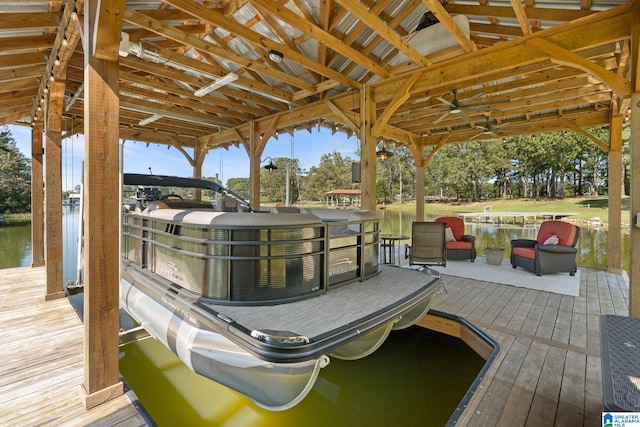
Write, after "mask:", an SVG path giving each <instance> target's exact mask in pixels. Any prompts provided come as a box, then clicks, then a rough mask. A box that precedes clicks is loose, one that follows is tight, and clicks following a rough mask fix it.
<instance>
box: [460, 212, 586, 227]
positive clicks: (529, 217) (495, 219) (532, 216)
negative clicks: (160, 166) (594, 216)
mask: <svg viewBox="0 0 640 427" xmlns="http://www.w3.org/2000/svg"><path fill="white" fill-rule="evenodd" d="M572 215H577V213H576V212H492V211H490V210H488V211H487V210H485V212H472V213H461V214H458V216H459V217H461V218H463V219H464V220H465V222H489V223H492V224H522V225H527V224H528V223H534V222H536V221H538V220H542V221H545V220H550V219H562V218H566V217H568V216H572Z"/></svg>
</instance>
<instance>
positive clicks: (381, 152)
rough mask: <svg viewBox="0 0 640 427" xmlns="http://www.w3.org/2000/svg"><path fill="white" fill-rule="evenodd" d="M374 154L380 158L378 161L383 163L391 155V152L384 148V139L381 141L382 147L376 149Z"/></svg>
mask: <svg viewBox="0 0 640 427" xmlns="http://www.w3.org/2000/svg"><path fill="white" fill-rule="evenodd" d="M376 156H377V157H378V158H379V159H380V163H384V162H385V160H387V159H388V158H389V157H393V153H392V152H391V151H388V150H387V149H386V148H384V141H382V148H381V149H380V150H378V151H376Z"/></svg>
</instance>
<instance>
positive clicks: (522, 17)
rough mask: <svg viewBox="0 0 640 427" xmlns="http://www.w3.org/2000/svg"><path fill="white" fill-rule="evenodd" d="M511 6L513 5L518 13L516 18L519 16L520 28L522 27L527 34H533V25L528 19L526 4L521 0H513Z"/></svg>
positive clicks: (523, 32)
mask: <svg viewBox="0 0 640 427" xmlns="http://www.w3.org/2000/svg"><path fill="white" fill-rule="evenodd" d="M511 7H513V11H514V12H515V14H516V18H518V22H519V23H520V28H521V29H522V34H524V35H525V36H526V35H527V34H531V25H529V19H527V12H525V10H524V5H523V4H522V1H521V0H511Z"/></svg>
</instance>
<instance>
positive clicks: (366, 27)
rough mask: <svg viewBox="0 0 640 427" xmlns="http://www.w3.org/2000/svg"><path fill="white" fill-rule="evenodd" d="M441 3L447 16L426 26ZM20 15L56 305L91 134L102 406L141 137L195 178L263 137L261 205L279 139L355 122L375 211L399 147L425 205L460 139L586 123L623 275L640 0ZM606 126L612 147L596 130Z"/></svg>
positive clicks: (392, 0) (94, 349)
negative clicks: (128, 198) (69, 151)
mask: <svg viewBox="0 0 640 427" xmlns="http://www.w3.org/2000/svg"><path fill="white" fill-rule="evenodd" d="M427 12H431V13H432V14H433V16H435V18H436V19H437V21H438V22H437V23H436V24H434V25H430V26H426V27H425V28H418V27H419V24H420V22H421V20H422V18H423V16H424V15H425V13H427ZM0 22H1V24H0V29H1V31H0V60H1V61H0V64H1V65H0V125H5V124H13V125H19V126H28V127H30V128H31V135H32V158H31V162H32V189H33V191H32V206H33V209H32V215H33V217H32V221H33V226H32V227H33V228H32V231H33V239H32V250H33V264H32V265H33V266H34V267H43V268H44V270H45V272H46V287H45V292H44V295H43V298H44V299H46V300H47V301H51V300H54V299H58V298H62V297H64V295H65V294H64V291H63V283H62V265H63V260H62V226H61V206H62V188H61V187H62V184H61V179H60V170H61V165H62V156H61V144H62V141H63V139H65V138H69V137H71V136H73V135H76V134H83V135H84V140H85V175H84V184H85V188H91V189H92V191H91V192H86V193H85V203H84V206H85V209H86V216H85V228H84V230H85V236H86V240H85V254H84V267H85V282H86V283H87V285H88V286H87V289H86V292H85V297H84V310H85V315H84V341H83V345H84V375H83V382H82V387H81V390H82V396H83V401H84V404H85V406H86V408H91V407H95V406H97V405H100V404H102V403H105V402H108V401H110V400H111V399H113V398H114V397H115V396H118V395H120V394H122V393H123V387H122V383H121V382H120V379H119V371H118V328H119V325H118V321H117V319H118V313H119V307H118V283H119V271H118V268H117V266H118V265H119V246H118V241H117V239H113V238H112V237H113V236H116V235H118V230H119V211H120V207H119V206H118V200H119V194H120V185H119V179H118V177H119V170H118V166H119V156H120V146H121V141H124V140H128V141H142V142H145V143H154V144H165V145H168V146H171V147H174V148H175V149H176V150H177V151H179V152H180V153H182V155H184V156H185V157H186V158H187V159H188V161H189V162H190V164H191V165H192V166H193V177H195V178H200V177H201V176H202V169H203V163H204V159H205V155H206V153H207V152H209V151H210V150H216V149H225V148H227V147H230V146H238V147H243V148H244V149H245V150H246V153H247V156H248V158H249V159H250V171H249V174H250V182H251V188H250V194H251V203H252V204H253V205H256V206H258V205H259V194H260V191H259V190H260V167H261V164H260V158H261V155H262V153H263V151H264V149H265V147H266V146H267V144H268V143H269V141H271V140H273V139H277V138H278V135H282V134H284V133H290V134H292V133H293V132H296V131H300V130H310V129H312V128H313V127H315V126H323V127H328V128H331V129H332V130H333V131H336V132H346V133H348V134H350V135H353V136H354V137H356V138H358V140H359V142H360V147H361V159H360V179H361V205H362V207H363V208H365V209H370V210H375V209H376V200H375V185H376V183H375V179H376V178H375V177H376V168H377V167H378V166H377V161H378V159H380V160H382V156H383V155H384V151H382V150H385V145H384V144H385V142H393V143H394V144H400V145H404V146H406V147H407V148H408V149H409V150H410V151H411V153H412V154H413V157H414V160H415V164H416V165H417V174H416V175H417V182H418V186H417V199H418V200H424V186H423V185H422V184H423V183H424V180H425V176H424V167H425V165H426V164H428V162H429V161H430V159H431V158H432V157H433V156H434V155H435V154H436V153H437V152H438V150H440V149H441V148H442V147H443V146H445V145H446V144H456V143H462V142H464V141H468V140H470V139H471V138H473V139H474V140H475V141H478V140H479V141H482V140H486V139H491V138H494V137H495V135H498V136H499V137H508V136H514V135H522V134H532V133H539V132H546V131H554V130H564V129H569V130H572V131H574V132H577V133H580V134H582V135H585V136H586V137H588V138H589V139H590V140H591V141H592V142H593V144H596V145H597V146H598V147H600V149H601V150H603V152H606V153H607V154H608V160H609V162H608V168H609V174H608V179H609V182H608V184H609V231H610V232H609V237H608V239H609V240H608V254H607V259H608V268H607V269H608V272H609V273H619V272H621V265H622V263H621V246H622V245H621V233H620V231H621V227H622V222H623V219H622V217H621V206H622V204H621V198H622V194H621V190H620V189H621V187H622V174H621V173H620V170H621V167H622V127H623V124H624V123H625V122H627V121H629V122H630V123H631V164H632V167H631V177H630V179H631V190H632V194H631V206H630V211H631V218H629V219H628V220H627V219H626V218H625V220H624V222H628V223H631V224H635V222H636V221H635V215H636V214H638V213H640V69H639V67H638V65H639V60H638V56H639V54H638V53H639V52H640V1H638V0H611V1H602V0H569V1H562V2H559V1H550V2H545V3H539V2H535V1H529V0H526V1H524V2H519V1H503V0H498V1H492V2H486V1H482V0H480V1H478V2H468V1H459V0H448V1H445V2H441V1H439V0H422V1H420V0H380V1H371V2H365V1H351V0H336V1H329V2H321V1H318V0H292V1H283V2H275V1H269V0H251V1H247V2H233V1H226V0H221V1H205V2H201V1H196V0H163V1H160V0H159V1H153V0H150V1H127V0H111V1H104V0H103V1H97V0H53V1H44V0H33V1H28V2H26V1H18V0H16V1H2V2H0ZM603 125H604V126H608V127H609V130H610V139H609V140H608V141H602V140H599V139H597V138H596V137H594V136H592V135H591V134H589V133H588V132H587V131H586V130H585V128H587V127H591V126H603ZM480 133H481V134H480ZM379 141H382V145H381V147H382V148H380V144H379ZM385 151H386V150H385ZM377 153H383V154H382V155H379V156H377ZM423 217H424V205H423V204H418V205H417V218H423ZM630 241H631V243H630V249H631V250H630V257H631V260H630V272H629V298H628V308H629V313H628V315H629V316H632V317H640V255H639V254H640V228H638V227H634V226H632V227H631V231H630ZM625 314H627V313H625ZM499 416H500V414H497V415H496V416H495V417H494V418H489V419H488V421H487V419H485V418H483V420H484V421H487V422H488V423H490V424H495V423H497V420H498V419H499Z"/></svg>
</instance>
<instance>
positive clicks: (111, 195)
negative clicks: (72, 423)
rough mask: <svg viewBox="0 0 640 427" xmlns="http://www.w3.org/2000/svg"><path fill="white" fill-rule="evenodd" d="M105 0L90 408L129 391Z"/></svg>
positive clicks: (95, 98) (94, 120)
mask: <svg viewBox="0 0 640 427" xmlns="http://www.w3.org/2000/svg"><path fill="white" fill-rule="evenodd" d="M98 3H100V1H99V0H88V1H87V7H86V9H85V17H84V18H85V19H84V28H85V29H87V30H88V32H89V33H88V34H86V36H87V37H86V39H87V42H88V43H89V49H86V50H85V74H84V84H85V91H84V139H85V143H84V159H85V162H84V197H85V203H84V212H83V215H84V284H85V286H84V331H85V334H84V381H83V384H82V388H81V398H82V401H83V404H84V407H85V408H86V409H89V408H93V407H95V406H98V405H100V404H102V403H104V402H107V401H109V400H111V399H113V398H115V397H117V396H120V395H122V394H123V392H124V388H123V384H122V382H121V381H120V373H119V352H120V349H119V330H120V302H119V290H120V268H119V266H120V248H119V243H118V242H119V239H118V238H117V236H118V235H119V232H120V231H119V225H120V224H119V222H120V213H121V210H120V205H119V200H120V179H119V176H120V175H119V166H120V160H119V157H120V149H119V138H118V136H119V135H118V125H119V119H120V116H119V114H118V112H119V105H118V104H119V103H118V68H119V65H118V62H117V61H115V62H114V61H105V60H103V59H98V58H96V57H95V56H92V55H91V53H90V52H93V51H94V49H93V46H92V44H93V43H94V41H95V34H93V31H94V30H95V28H96V27H95V23H96V20H97V14H98Z"/></svg>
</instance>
